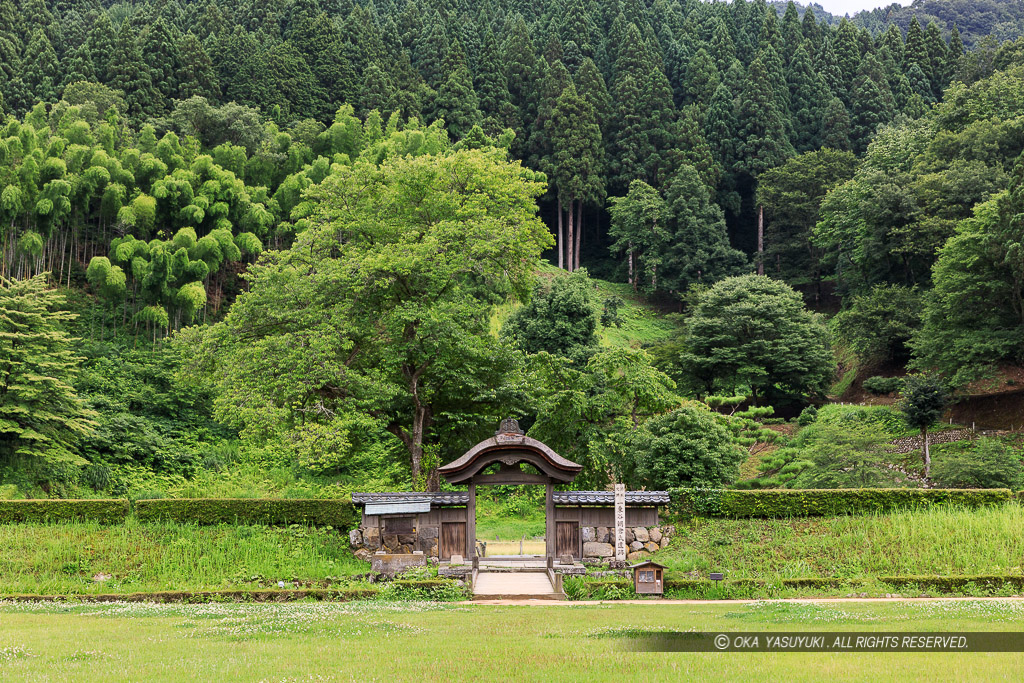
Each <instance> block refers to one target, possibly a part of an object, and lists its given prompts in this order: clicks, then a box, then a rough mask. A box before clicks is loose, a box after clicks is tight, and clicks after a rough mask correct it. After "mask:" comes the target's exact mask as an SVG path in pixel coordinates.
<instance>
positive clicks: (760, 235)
mask: <svg viewBox="0 0 1024 683" xmlns="http://www.w3.org/2000/svg"><path fill="white" fill-rule="evenodd" d="M757 274H758V275H764V207H763V206H759V207H757Z"/></svg>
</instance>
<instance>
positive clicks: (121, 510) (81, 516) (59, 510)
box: [0, 499, 129, 524]
mask: <svg viewBox="0 0 1024 683" xmlns="http://www.w3.org/2000/svg"><path fill="white" fill-rule="evenodd" d="M128 512H129V511H128V501H127V500H102V499H95V500H3V501H0V524H14V523H46V524H57V523H61V522H71V521H75V520H93V521H95V522H97V523H99V524H123V523H124V521H125V519H126V518H127V517H128Z"/></svg>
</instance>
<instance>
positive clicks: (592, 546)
mask: <svg viewBox="0 0 1024 683" xmlns="http://www.w3.org/2000/svg"><path fill="white" fill-rule="evenodd" d="M674 533H675V527H673V526H672V525H666V526H652V527H643V526H637V527H626V559H627V560H628V561H630V562H635V561H637V560H642V559H643V558H645V557H647V556H649V555H650V554H651V553H653V552H656V551H658V550H661V549H662V548H666V547H668V544H669V541H670V540H671V539H672V535H673V534H674ZM580 535H581V538H582V540H583V562H584V564H599V563H602V562H605V561H608V560H612V559H614V558H615V527H605V526H597V527H594V526H585V527H580Z"/></svg>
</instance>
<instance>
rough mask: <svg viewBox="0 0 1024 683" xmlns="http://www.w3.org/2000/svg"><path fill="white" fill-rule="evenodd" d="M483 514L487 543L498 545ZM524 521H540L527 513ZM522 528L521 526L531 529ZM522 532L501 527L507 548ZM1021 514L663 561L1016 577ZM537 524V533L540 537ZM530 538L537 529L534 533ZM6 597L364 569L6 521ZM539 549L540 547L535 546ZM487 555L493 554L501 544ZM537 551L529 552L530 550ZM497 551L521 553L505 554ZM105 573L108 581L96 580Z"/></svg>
mask: <svg viewBox="0 0 1024 683" xmlns="http://www.w3.org/2000/svg"><path fill="white" fill-rule="evenodd" d="M493 517H494V516H493V515H489V514H488V513H486V511H485V512H484V514H483V515H481V516H480V517H478V523H481V528H482V529H483V531H484V533H482V534H481V535H480V537H481V538H490V539H493V537H494V534H493V531H494V529H496V528H498V527H491V528H490V529H489V531H490V532H491V533H488V528H487V526H486V520H487V519H491V518H493ZM523 519H525V520H526V522H525V523H528V524H533V525H534V526H536V523H537V522H538V521H539V530H540V533H539V534H537V535H539V536H542V535H543V516H542V515H536V514H531V515H527V516H525V517H524V518H523ZM525 523H524V524H525ZM523 529H525V525H524V526H523V527H522V528H519V527H517V528H515V529H512V528H507V529H505V530H504V531H499V532H498V533H499V535H500V536H501V538H502V540H503V541H506V542H507V541H512V540H517V539H518V538H520V537H521V536H522V535H523V533H525V532H524V531H523ZM1021 529H1024V508H1022V507H1021V506H1020V505H1016V504H1013V505H1007V506H1003V507H998V508H989V509H983V510H976V511H966V510H955V509H953V510H930V511H924V512H904V513H897V514H889V515H867V516H859V517H835V518H810V519H793V520H717V519H716V520H696V521H694V522H691V523H687V524H681V525H679V526H678V528H677V530H676V535H675V539H676V540H675V541H673V543H672V545H671V546H670V547H669V548H667V549H665V550H663V551H661V552H659V553H657V555H656V556H655V559H657V560H658V561H660V562H662V563H664V564H666V565H668V566H669V567H670V571H671V574H672V575H673V576H675V577H676V578H685V577H686V576H687V575H689V574H690V573H691V572H695V573H696V575H699V576H706V575H707V573H708V572H710V571H725V572H727V573H728V576H729V578H734V579H738V578H764V579H773V578H802V577H819V576H833V577H849V578H871V577H874V576H880V575H904V576H906V575H922V574H932V575H942V576H950V575H952V576H956V575H967V574H1020V573H1021V572H1022V569H1021V558H1022V557H1024V536H1022V534H1021V533H1020V531H1021ZM536 530H537V529H534V531H536ZM527 536H528V538H529V534H527ZM0 548H4V551H3V552H2V553H0V595H4V594H7V595H10V594H16V593H46V594H50V593H63V594H77V593H118V592H124V593H130V592H142V591H162V590H210V589H245V588H262V587H266V586H274V585H276V584H277V582H278V581H279V580H283V581H286V582H289V583H290V582H293V581H294V582H298V583H299V584H300V585H313V586H322V585H325V584H326V583H327V582H331V583H332V585H336V584H338V583H339V582H340V583H344V582H345V577H346V576H351V575H353V574H358V573H362V572H365V571H368V565H366V564H364V563H362V562H359V561H357V560H355V559H354V558H353V557H352V555H351V554H350V552H349V549H348V538H347V536H346V535H345V534H344V533H339V532H337V531H334V530H328V529H324V530H310V529H306V528H300V527H296V528H283V529H277V528H267V527H259V526H239V527H233V526H219V527H195V526H187V525H176V524H139V523H137V522H134V521H130V522H129V523H127V524H125V525H122V526H109V527H103V526H99V525H95V524H59V525H48V526H43V525H34V524H19V525H0ZM531 548H533V546H531ZM489 550H495V551H497V550H498V548H497V546H495V547H494V548H490V547H489ZM528 550H529V549H528ZM501 552H518V545H517V544H516V547H515V548H511V547H506V548H504V550H502V551H501ZM99 574H109V575H110V578H109V579H108V580H106V581H102V582H98V581H95V580H93V577H95V576H97V575H99Z"/></svg>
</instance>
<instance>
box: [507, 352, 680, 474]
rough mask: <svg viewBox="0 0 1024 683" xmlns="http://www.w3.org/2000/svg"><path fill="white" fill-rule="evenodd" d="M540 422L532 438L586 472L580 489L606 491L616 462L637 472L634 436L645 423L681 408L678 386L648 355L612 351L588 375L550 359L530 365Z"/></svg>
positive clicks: (537, 359)
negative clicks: (630, 441)
mask: <svg viewBox="0 0 1024 683" xmlns="http://www.w3.org/2000/svg"><path fill="white" fill-rule="evenodd" d="M527 378H528V381H529V383H530V384H531V386H534V387H535V390H534V393H533V396H534V401H535V404H534V410H535V413H536V421H535V422H534V424H533V426H532V427H531V428H530V430H529V434H530V436H532V437H534V438H537V439H540V440H541V441H543V442H545V443H547V444H548V445H549V446H551V447H552V448H553V449H555V451H556V452H558V453H560V454H561V455H563V456H565V457H567V458H570V459H571V460H573V461H574V462H578V463H580V464H582V465H583V466H584V471H583V472H582V473H581V474H580V475H579V476H578V477H577V478H576V480H575V483H576V484H578V485H580V486H590V487H594V488H600V487H604V486H605V485H606V484H607V483H608V475H609V466H610V464H611V462H612V461H615V462H618V463H622V464H623V466H624V467H628V466H631V463H632V455H631V454H630V450H629V448H628V447H627V446H626V445H625V444H626V439H627V438H628V434H629V433H632V432H633V431H634V430H636V428H637V427H638V426H640V425H641V424H642V423H644V421H645V420H647V419H648V418H650V417H651V416H653V415H658V414H660V413H663V412H665V411H666V410H670V409H672V408H675V407H677V406H678V405H680V403H681V399H680V398H679V397H678V396H677V395H676V394H675V393H674V391H673V389H674V388H675V385H674V383H673V382H672V380H671V379H669V378H668V376H666V375H665V374H664V373H662V372H661V371H659V370H658V369H657V368H655V367H654V366H653V364H652V359H651V357H650V355H649V354H648V353H647V352H646V351H643V350H642V349H629V348H611V349H607V350H603V351H600V352H598V353H597V354H595V355H594V356H593V357H592V358H591V359H590V361H589V362H588V363H587V367H586V368H585V369H577V368H576V367H575V366H574V365H573V364H572V363H571V362H570V361H568V360H567V359H564V358H558V357H556V356H552V355H550V354H547V353H540V354H537V355H536V356H533V357H531V358H530V359H529V367H528V371H527Z"/></svg>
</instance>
